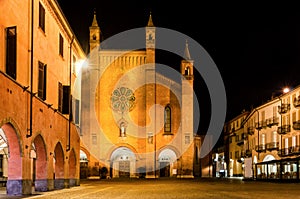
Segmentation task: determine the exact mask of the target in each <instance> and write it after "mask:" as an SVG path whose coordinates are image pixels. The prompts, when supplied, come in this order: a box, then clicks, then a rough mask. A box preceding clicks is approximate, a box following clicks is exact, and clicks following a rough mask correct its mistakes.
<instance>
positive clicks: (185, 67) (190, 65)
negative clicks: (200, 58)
mask: <svg viewBox="0 0 300 199" xmlns="http://www.w3.org/2000/svg"><path fill="white" fill-rule="evenodd" d="M183 57H184V59H183V60H182V61H181V67H180V68H181V75H182V76H183V77H184V79H183V81H187V82H189V83H190V86H191V88H193V82H194V61H193V60H192V59H191V55H190V51H189V45H188V42H187V41H186V43H185V49H184V55H183Z"/></svg>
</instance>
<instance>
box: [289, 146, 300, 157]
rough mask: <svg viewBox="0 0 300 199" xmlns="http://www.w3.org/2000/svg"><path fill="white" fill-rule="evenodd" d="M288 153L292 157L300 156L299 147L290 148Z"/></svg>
mask: <svg viewBox="0 0 300 199" xmlns="http://www.w3.org/2000/svg"><path fill="white" fill-rule="evenodd" d="M289 150H290V152H291V153H292V154H293V155H299V154H300V146H292V147H290V148H289Z"/></svg>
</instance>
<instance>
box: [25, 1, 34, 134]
mask: <svg viewBox="0 0 300 199" xmlns="http://www.w3.org/2000/svg"><path fill="white" fill-rule="evenodd" d="M33 8H34V0H31V42H30V48H31V54H30V102H29V104H30V105H29V106H30V107H29V111H30V113H29V122H30V124H29V134H26V138H29V137H31V136H32V98H33V88H32V87H33V77H32V76H33V22H34V20H33V13H34V12H33Z"/></svg>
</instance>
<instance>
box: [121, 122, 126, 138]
mask: <svg viewBox="0 0 300 199" xmlns="http://www.w3.org/2000/svg"><path fill="white" fill-rule="evenodd" d="M120 137H126V124H125V122H122V123H121V124H120Z"/></svg>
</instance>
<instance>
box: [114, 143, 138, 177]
mask: <svg viewBox="0 0 300 199" xmlns="http://www.w3.org/2000/svg"><path fill="white" fill-rule="evenodd" d="M110 162H111V165H110V166H111V168H112V172H111V174H112V177H135V175H136V155H135V154H134V153H133V152H132V150H130V149H129V148H127V147H119V148H117V149H115V150H114V151H113V152H112V154H111V157H110Z"/></svg>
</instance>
